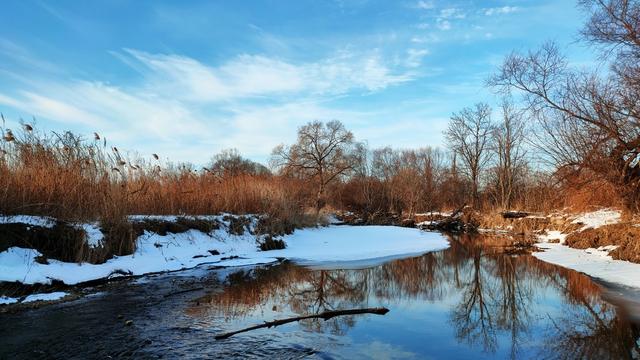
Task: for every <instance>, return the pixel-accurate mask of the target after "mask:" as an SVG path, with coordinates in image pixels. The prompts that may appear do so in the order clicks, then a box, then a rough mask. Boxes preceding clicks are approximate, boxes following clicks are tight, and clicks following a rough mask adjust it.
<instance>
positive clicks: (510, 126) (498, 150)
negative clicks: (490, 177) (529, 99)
mask: <svg viewBox="0 0 640 360" xmlns="http://www.w3.org/2000/svg"><path fill="white" fill-rule="evenodd" d="M501 109H502V119H501V121H500V122H499V123H498V124H496V126H495V128H494V131H493V133H492V145H493V150H494V152H495V158H496V162H495V168H494V176H495V196H496V200H497V202H498V203H499V204H500V206H501V207H502V208H503V209H507V208H510V207H511V206H512V205H513V200H514V193H515V190H516V186H517V181H518V180H519V178H520V177H522V176H523V175H524V170H525V169H524V168H525V166H526V163H525V156H526V150H525V148H524V146H523V145H524V140H525V136H526V127H525V125H526V124H525V121H524V118H523V114H522V113H521V112H519V111H517V110H516V109H515V108H514V105H513V103H512V102H511V101H510V100H509V99H507V98H505V99H504V100H503V102H502V107H501Z"/></svg>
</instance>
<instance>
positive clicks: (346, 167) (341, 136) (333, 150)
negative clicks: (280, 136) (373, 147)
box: [271, 120, 361, 211]
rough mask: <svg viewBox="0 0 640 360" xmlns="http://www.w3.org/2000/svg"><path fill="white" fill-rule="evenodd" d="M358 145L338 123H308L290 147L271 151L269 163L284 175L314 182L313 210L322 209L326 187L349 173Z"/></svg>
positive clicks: (351, 135) (281, 146)
mask: <svg viewBox="0 0 640 360" xmlns="http://www.w3.org/2000/svg"><path fill="white" fill-rule="evenodd" d="M359 149H360V146H359V144H358V143H357V142H356V141H355V140H354V137H353V134H352V133H351V132H350V131H348V130H347V129H345V127H344V125H342V123H341V122H339V121H336V120H333V121H329V122H327V123H323V122H320V121H314V122H310V123H308V124H306V125H304V126H302V127H300V128H299V129H298V140H297V142H296V143H295V144H293V145H291V146H284V145H279V146H277V147H276V148H275V149H273V153H272V158H271V163H272V165H273V166H274V167H277V168H280V169H281V170H283V171H284V172H285V173H288V174H295V175H296V176H300V177H302V178H304V179H307V180H309V181H310V182H313V183H315V185H316V187H317V191H316V204H315V206H316V210H317V211H320V209H322V207H323V206H324V193H325V189H326V187H327V185H328V184H330V183H331V182H332V181H334V180H336V179H337V178H338V177H340V176H342V175H346V174H348V173H349V172H351V171H352V170H353V169H354V167H355V166H356V165H357V164H358V163H359V156H358V155H359V154H360V153H361V152H360V151H359Z"/></svg>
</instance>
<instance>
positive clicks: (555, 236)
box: [538, 230, 567, 244]
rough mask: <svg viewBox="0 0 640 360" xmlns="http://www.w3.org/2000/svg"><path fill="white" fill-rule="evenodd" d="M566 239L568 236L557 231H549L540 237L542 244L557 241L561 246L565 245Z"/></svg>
mask: <svg viewBox="0 0 640 360" xmlns="http://www.w3.org/2000/svg"><path fill="white" fill-rule="evenodd" d="M566 239H567V234H563V233H562V232H560V231H557V230H550V231H547V233H546V234H543V235H538V240H539V241H540V242H542V243H548V242H551V241H552V240H557V241H558V242H559V243H560V244H564V242H565V240H566Z"/></svg>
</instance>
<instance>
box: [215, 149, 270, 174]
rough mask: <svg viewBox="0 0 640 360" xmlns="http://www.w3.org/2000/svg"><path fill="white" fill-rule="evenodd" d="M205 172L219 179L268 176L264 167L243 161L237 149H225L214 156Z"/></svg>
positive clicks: (249, 161) (247, 160)
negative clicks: (238, 176) (241, 176)
mask: <svg viewBox="0 0 640 360" xmlns="http://www.w3.org/2000/svg"><path fill="white" fill-rule="evenodd" d="M205 169H206V168H205ZM206 170H208V171H210V172H211V173H212V174H214V175H216V176H219V177H226V176H237V175H240V174H248V175H266V174H269V169H267V168H266V167H265V166H264V165H262V164H259V163H257V162H254V161H251V160H249V159H245V158H244V157H242V155H240V152H239V151H238V150H237V149H225V150H222V151H221V152H220V153H218V154H216V155H215V156H214V157H213V158H212V159H211V163H210V164H209V168H208V169H206Z"/></svg>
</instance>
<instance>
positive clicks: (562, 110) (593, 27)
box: [489, 0, 640, 211]
mask: <svg viewBox="0 0 640 360" xmlns="http://www.w3.org/2000/svg"><path fill="white" fill-rule="evenodd" d="M580 4H581V5H582V6H583V7H584V8H585V9H586V11H588V12H589V14H590V18H589V21H588V22H587V24H586V26H585V29H584V30H583V36H584V38H585V39H586V40H587V41H588V42H590V43H592V44H597V45H601V46H603V47H605V51H604V52H603V56H604V58H605V60H609V61H611V64H612V70H613V71H612V72H611V73H608V74H605V75H601V74H598V73H597V72H591V73H588V72H584V71H577V70H573V69H571V68H569V67H568V65H567V62H566V60H565V59H564V57H563V56H562V55H561V54H560V53H559V51H558V49H557V47H556V46H555V45H553V44H547V45H545V46H543V47H542V48H541V49H540V50H537V51H532V52H529V53H528V54H519V53H513V54H511V55H510V56H508V57H507V58H506V59H505V61H504V63H503V64H502V66H501V67H500V69H499V70H498V72H497V74H495V75H494V76H493V77H492V78H491V79H490V80H489V84H490V85H493V86H497V87H499V88H501V89H502V90H505V91H510V90H516V91H519V92H520V93H522V94H524V99H525V101H526V102H527V104H528V108H529V110H530V111H531V113H532V114H533V115H534V116H535V117H536V118H537V119H538V120H539V124H540V128H541V130H542V131H543V132H544V135H543V136H541V137H540V139H539V140H540V141H539V145H540V148H541V149H542V150H543V151H544V152H545V153H546V154H547V155H548V157H549V159H551V160H553V162H554V163H555V165H556V166H558V168H559V169H560V170H562V172H563V173H565V174H570V173H572V172H573V173H580V172H582V171H589V172H591V173H593V174H596V175H597V176H598V177H599V178H600V179H604V180H606V181H608V182H609V183H611V184H613V185H614V186H617V187H618V189H620V193H621V195H622V198H623V199H624V200H625V203H626V205H627V207H629V208H630V209H631V210H636V211H637V210H640V103H638V98H640V65H639V64H640V4H639V3H638V2H637V1H630V0H610V1H604V0H584V1H581V2H580Z"/></svg>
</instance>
